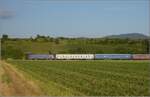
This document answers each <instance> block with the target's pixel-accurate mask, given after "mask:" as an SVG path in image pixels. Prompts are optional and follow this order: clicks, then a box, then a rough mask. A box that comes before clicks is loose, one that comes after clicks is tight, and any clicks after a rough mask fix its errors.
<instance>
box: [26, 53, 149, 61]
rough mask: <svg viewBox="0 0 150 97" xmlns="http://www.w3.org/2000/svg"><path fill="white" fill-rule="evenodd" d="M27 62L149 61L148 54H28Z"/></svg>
mask: <svg viewBox="0 0 150 97" xmlns="http://www.w3.org/2000/svg"><path fill="white" fill-rule="evenodd" d="M27 59H28V60H150V54H28V55H27Z"/></svg>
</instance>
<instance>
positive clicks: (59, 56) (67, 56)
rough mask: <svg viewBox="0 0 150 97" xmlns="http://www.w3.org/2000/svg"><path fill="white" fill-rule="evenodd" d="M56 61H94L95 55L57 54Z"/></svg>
mask: <svg viewBox="0 0 150 97" xmlns="http://www.w3.org/2000/svg"><path fill="white" fill-rule="evenodd" d="M56 59H60V60H61V59H66V60H71V59H72V60H73V59H74V60H75V59H76V60H84V59H85V60H89V59H94V54H56Z"/></svg>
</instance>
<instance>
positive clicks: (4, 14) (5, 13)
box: [0, 9, 14, 19]
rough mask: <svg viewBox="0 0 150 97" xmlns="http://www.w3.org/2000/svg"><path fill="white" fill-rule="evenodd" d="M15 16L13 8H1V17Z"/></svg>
mask: <svg viewBox="0 0 150 97" xmlns="http://www.w3.org/2000/svg"><path fill="white" fill-rule="evenodd" d="M13 16H14V12H13V11H11V10H6V9H0V19H10V18H12V17H13Z"/></svg>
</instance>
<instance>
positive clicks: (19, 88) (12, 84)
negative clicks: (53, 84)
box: [0, 61, 42, 96]
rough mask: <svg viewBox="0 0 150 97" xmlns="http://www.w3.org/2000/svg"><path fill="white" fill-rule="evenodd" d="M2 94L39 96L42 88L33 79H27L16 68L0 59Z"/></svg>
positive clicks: (0, 87) (0, 89)
mask: <svg viewBox="0 0 150 97" xmlns="http://www.w3.org/2000/svg"><path fill="white" fill-rule="evenodd" d="M0 95H1V96H39V95H42V92H41V90H40V88H39V87H38V86H37V85H35V83H34V82H33V81H30V80H28V79H26V78H25V77H24V76H23V75H22V74H21V73H20V72H18V70H17V69H16V68H14V67H13V66H11V65H10V64H8V63H6V62H2V61H0Z"/></svg>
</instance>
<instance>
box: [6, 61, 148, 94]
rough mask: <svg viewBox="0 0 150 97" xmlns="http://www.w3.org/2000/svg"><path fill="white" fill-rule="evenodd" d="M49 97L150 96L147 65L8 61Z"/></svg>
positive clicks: (107, 62)
mask: <svg viewBox="0 0 150 97" xmlns="http://www.w3.org/2000/svg"><path fill="white" fill-rule="evenodd" d="M8 62H9V63H11V64H13V65H14V66H15V67H16V68H18V70H20V71H21V72H23V73H24V74H25V75H26V77H28V78H31V79H32V80H36V81H37V82H38V84H39V85H40V86H41V88H42V90H43V92H44V93H45V95H50V96H53V95H54V96H65V95H66V96H71V95H78V96H81V95H86V96H108V95H109V96H123V95H127V96H131V95H132V96H133V95H134V96H140V95H141V96H149V95H150V93H149V81H150V78H149V66H150V64H149V62H148V61H127V60H126V61H125V60H124V61H121V60H118V61H116V60H101V61H100V60H95V61H90V60H89V61H8Z"/></svg>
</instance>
